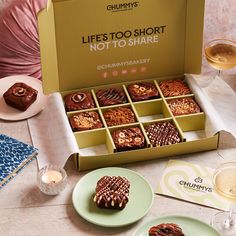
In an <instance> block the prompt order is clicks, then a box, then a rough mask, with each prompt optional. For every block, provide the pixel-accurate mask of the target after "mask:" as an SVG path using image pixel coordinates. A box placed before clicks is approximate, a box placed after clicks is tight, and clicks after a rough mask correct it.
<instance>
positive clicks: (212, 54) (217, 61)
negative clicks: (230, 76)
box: [204, 39, 236, 77]
mask: <svg viewBox="0 0 236 236" xmlns="http://www.w3.org/2000/svg"><path fill="white" fill-rule="evenodd" d="M204 52H205V56H206V60H207V62H208V64H209V65H210V66H211V67H213V68H214V69H216V70H218V76H219V77H222V73H221V72H222V70H228V69H231V68H233V67H234V66H236V42H235V41H232V40H229V39H214V40H212V41H210V42H208V43H207V44H206V45H205V47H204Z"/></svg>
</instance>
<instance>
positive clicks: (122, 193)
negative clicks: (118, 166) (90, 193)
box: [93, 176, 130, 210]
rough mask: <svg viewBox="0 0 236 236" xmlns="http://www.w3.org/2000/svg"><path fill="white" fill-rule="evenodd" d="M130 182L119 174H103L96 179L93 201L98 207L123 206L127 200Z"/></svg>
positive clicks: (120, 208)
mask: <svg viewBox="0 0 236 236" xmlns="http://www.w3.org/2000/svg"><path fill="white" fill-rule="evenodd" d="M129 188H130V182H129V180H128V179H127V178H125V177H121V176H103V177H102V178H101V179H99V180H98V182H97V186H96V190H95V196H94V198H93V201H94V202H95V203H96V205H97V206H98V207H99V208H107V209H118V210H122V209H124V208H125V206H126V204H127V203H128V201H129Z"/></svg>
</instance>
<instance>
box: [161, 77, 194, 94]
mask: <svg viewBox="0 0 236 236" xmlns="http://www.w3.org/2000/svg"><path fill="white" fill-rule="evenodd" d="M159 87H160V89H161V91H162V93H163V95H164V97H176V96H182V95H187V94H191V90H190V88H189V87H188V85H187V84H186V83H185V82H184V81H183V80H180V79H177V80H165V81H162V82H160V84H159Z"/></svg>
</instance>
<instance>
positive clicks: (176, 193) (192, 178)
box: [156, 160, 230, 210]
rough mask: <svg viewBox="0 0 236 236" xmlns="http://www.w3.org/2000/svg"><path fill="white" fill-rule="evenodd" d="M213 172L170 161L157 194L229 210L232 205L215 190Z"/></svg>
mask: <svg viewBox="0 0 236 236" xmlns="http://www.w3.org/2000/svg"><path fill="white" fill-rule="evenodd" d="M213 172H214V170H213V169H211V168H208V167H205V166H200V165H196V164H193V163H189V162H184V161H176V160H170V161H169V162H168V164H167V167H166V169H165V170H164V173H163V175H162V178H161V180H160V183H159V184H158V187H157V190H156V193H157V194H162V195H167V196H170V197H174V198H179V199H182V200H185V201H189V202H193V203H197V204H200V205H205V206H208V207H212V208H217V209H221V210H229V206H230V203H229V202H228V201H227V200H225V199H223V198H222V197H220V196H219V195H218V194H217V193H216V192H215V191H214V189H213V183H212V176H213Z"/></svg>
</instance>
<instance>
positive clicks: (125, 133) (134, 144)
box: [112, 127, 145, 152]
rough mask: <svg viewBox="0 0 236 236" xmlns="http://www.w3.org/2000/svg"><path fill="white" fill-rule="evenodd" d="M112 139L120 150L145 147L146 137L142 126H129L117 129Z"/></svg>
mask: <svg viewBox="0 0 236 236" xmlns="http://www.w3.org/2000/svg"><path fill="white" fill-rule="evenodd" d="M112 139H113V141H114V144H115V146H116V149H117V151H118V152H120V151H127V150H134V149H139V148H143V147H144V146H145V139H144V136H143V134H142V131H141V129H140V128H138V127H135V128H127V129H120V130H116V131H114V132H113V133H112Z"/></svg>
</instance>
